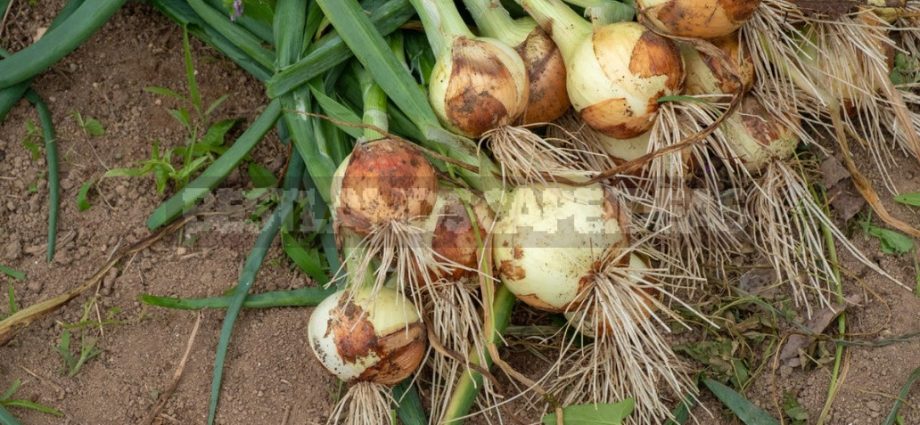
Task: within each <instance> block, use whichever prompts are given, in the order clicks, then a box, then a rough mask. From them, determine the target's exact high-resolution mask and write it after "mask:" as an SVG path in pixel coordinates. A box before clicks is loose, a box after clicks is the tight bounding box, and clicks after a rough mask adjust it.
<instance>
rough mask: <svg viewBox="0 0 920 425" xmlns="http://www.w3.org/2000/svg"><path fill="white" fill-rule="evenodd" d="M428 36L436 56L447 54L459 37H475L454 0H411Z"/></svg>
mask: <svg viewBox="0 0 920 425" xmlns="http://www.w3.org/2000/svg"><path fill="white" fill-rule="evenodd" d="M410 2H411V3H412V6H413V7H414V8H415V11H416V12H418V16H419V18H421V19H422V26H423V27H425V35H427V36H428V44H430V45H431V49H432V50H433V51H434V54H435V57H439V56H441V55H442V54H445V53H446V52H445V50H446V49H449V48H450V45H451V44H452V43H451V42H452V41H453V40H454V39H456V38H457V37H473V33H472V32H471V31H470V29H469V28H467V26H466V23H465V22H463V17H462V16H460V12H459V11H458V10H457V7H456V6H454V2H453V0H410Z"/></svg>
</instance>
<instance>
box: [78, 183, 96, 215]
mask: <svg viewBox="0 0 920 425" xmlns="http://www.w3.org/2000/svg"><path fill="white" fill-rule="evenodd" d="M91 187H93V181H92V180H87V181H86V182H84V183H83V186H80V191H79V192H77V208H78V209H79V210H80V211H81V212H82V211H86V210H88V209H90V208H91V207H92V205H91V204H90V203H89V189H90V188H91Z"/></svg>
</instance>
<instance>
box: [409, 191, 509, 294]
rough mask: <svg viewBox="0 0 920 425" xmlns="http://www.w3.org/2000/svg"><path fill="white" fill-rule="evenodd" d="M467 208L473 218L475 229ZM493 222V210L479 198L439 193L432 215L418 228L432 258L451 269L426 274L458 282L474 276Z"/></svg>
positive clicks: (467, 194) (466, 194)
mask: <svg viewBox="0 0 920 425" xmlns="http://www.w3.org/2000/svg"><path fill="white" fill-rule="evenodd" d="M467 205H469V208H470V211H471V212H472V213H473V215H474V217H475V221H476V225H475V226H474V223H473V220H471V217H470V211H468V210H467ZM493 221H494V214H493V213H492V210H491V209H490V208H489V206H488V205H487V204H486V203H485V201H484V200H482V199H481V198H479V197H476V196H475V195H472V194H470V193H469V192H462V193H458V191H455V190H448V189H442V190H441V191H440V192H438V200H437V202H435V204H434V209H433V210H432V213H431V214H429V215H428V217H427V218H426V219H425V220H424V222H422V223H420V226H419V227H420V228H422V229H424V230H425V235H426V240H425V242H426V243H429V244H430V245H431V249H432V250H433V251H434V253H435V255H437V256H439V257H440V259H441V260H446V262H448V263H451V264H453V265H454V267H452V268H451V269H450V270H449V271H448V272H444V271H439V270H429V273H431V274H432V277H433V278H435V279H436V278H439V277H443V278H447V279H449V280H452V281H458V280H461V279H463V278H469V277H473V276H475V275H477V271H478V270H479V260H480V253H481V249H480V245H481V243H482V241H485V240H486V238H487V236H488V234H489V230H490V229H491V228H492V223H493ZM477 233H478V235H477ZM457 266H459V267H457ZM421 281H422V282H424V280H421Z"/></svg>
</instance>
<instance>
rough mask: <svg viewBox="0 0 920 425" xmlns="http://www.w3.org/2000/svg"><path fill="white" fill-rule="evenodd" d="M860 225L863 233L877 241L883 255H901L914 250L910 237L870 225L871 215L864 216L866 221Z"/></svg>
mask: <svg viewBox="0 0 920 425" xmlns="http://www.w3.org/2000/svg"><path fill="white" fill-rule="evenodd" d="M860 225H861V226H862V229H863V232H865V233H866V234H867V235H869V236H871V237H873V238H876V239H878V240H879V242H880V243H881V250H882V252H884V253H885V254H891V255H901V254H906V253H908V252H911V251H913V250H914V240H913V239H911V238H910V236H907V235H905V234H903V233H901V232H896V231H894V230H889V229H886V228H884V227H879V226H876V225H874V224H872V214H871V213H870V214H867V215H866V219H865V220H863V221H862V222H860Z"/></svg>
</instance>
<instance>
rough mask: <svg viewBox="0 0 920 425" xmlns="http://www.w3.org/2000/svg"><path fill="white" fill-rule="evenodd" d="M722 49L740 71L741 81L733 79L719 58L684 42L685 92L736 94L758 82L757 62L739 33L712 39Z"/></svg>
mask: <svg viewBox="0 0 920 425" xmlns="http://www.w3.org/2000/svg"><path fill="white" fill-rule="evenodd" d="M711 43H712V44H713V45H714V46H716V47H717V48H719V49H720V50H722V52H724V53H725V56H726V57H727V59H728V60H729V61H731V63H732V65H733V66H734V67H735V70H736V72H738V77H740V80H741V81H740V86H739V81H738V80H737V79H735V78H734V76H733V75H732V72H731V70H729V69H727V67H726V64H724V63H723V62H722V61H721V60H719V59H718V58H714V57H712V56H710V55H707V54H705V53H702V52H700V51H698V50H696V48H694V47H693V46H692V45H690V44H685V43H684V44H681V46H680V51H681V55H682V56H683V58H684V65H685V66H686V73H687V79H686V81H685V83H684V93H685V94H689V95H707V94H733V93H736V92H738V91H741V92H742V93H744V92H747V91H748V90H749V89H750V88H751V87H752V86H753V85H754V81H755V78H756V76H755V71H754V62H753V60H752V59H751V53H750V52H749V51H748V50H747V47H746V46H745V45H744V44H743V43H740V42H739V39H738V34H737V33H735V34H730V35H728V36H725V37H720V38H717V39H713V40H711Z"/></svg>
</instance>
